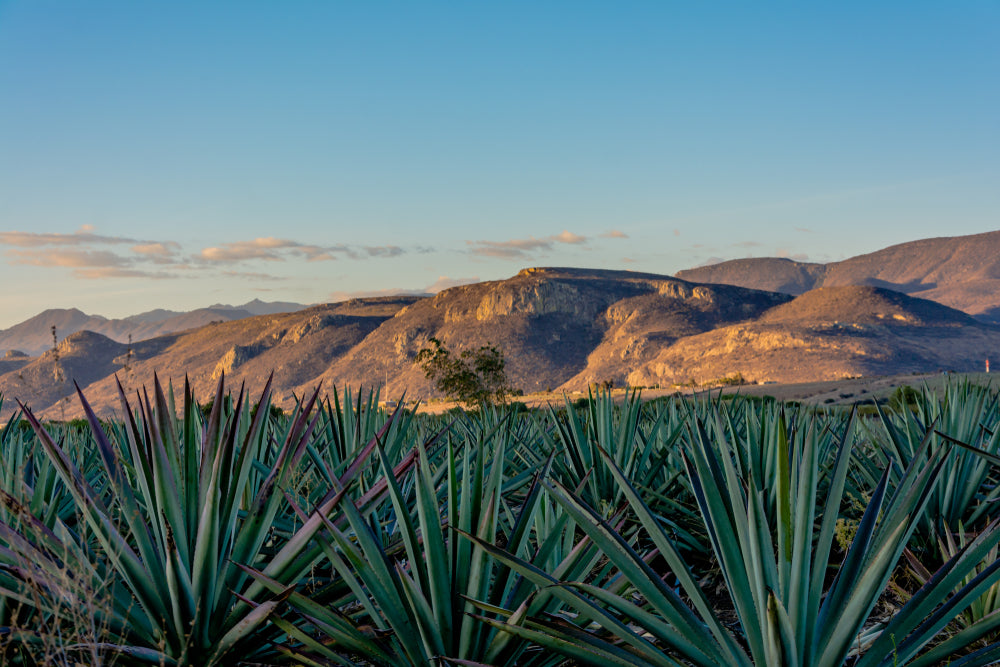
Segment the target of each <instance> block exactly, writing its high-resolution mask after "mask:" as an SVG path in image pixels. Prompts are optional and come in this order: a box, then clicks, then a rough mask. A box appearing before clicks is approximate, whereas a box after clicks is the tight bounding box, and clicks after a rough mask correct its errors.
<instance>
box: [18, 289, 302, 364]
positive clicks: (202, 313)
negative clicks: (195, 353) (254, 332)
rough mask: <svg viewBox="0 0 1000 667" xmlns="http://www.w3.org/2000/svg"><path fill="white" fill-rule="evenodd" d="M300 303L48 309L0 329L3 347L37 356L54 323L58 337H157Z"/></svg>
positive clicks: (291, 307)
mask: <svg viewBox="0 0 1000 667" xmlns="http://www.w3.org/2000/svg"><path fill="white" fill-rule="evenodd" d="M304 307H305V306H302V305H301V304H294V303H284V302H273V303H265V302H263V301H259V300H256V299H255V300H253V301H251V302H249V303H246V304H244V305H243V306H225V305H217V306H211V307H209V308H199V309H197V310H192V311H188V312H178V311H172V310H164V309H157V310H150V311H147V312H145V313H140V314H138V315H132V316H130V317H125V318H122V319H108V318H105V317H101V316H100V315H87V314H86V313H83V312H81V311H80V310H77V309H75V308H70V309H52V310H46V311H43V312H41V313H39V314H38V315H35V316H34V317H32V318H30V319H28V320H25V321H24V322H21V323H20V324H16V325H14V326H12V327H10V328H9V329H3V330H0V350H17V351H20V352H24V353H26V354H28V355H30V356H38V355H39V354H41V353H43V352H45V351H46V350H51V349H52V346H53V341H52V327H53V326H55V327H56V336H57V337H58V339H59V340H62V339H63V338H66V337H68V336H70V335H72V334H74V333H76V332H77V331H84V330H86V331H92V332H94V333H99V334H102V335H104V336H107V337H108V338H110V339H112V340H115V341H118V342H120V343H127V342H128V340H129V337H130V336H131V339H132V341H133V342H138V341H142V340H147V339H150V338H155V337H156V336H162V335H165V334H169V333H173V332H175V331H184V330H186V329H194V328H197V327H202V326H205V325H206V324H210V323H211V322H228V321H231V320H239V319H243V318H246V317H252V316H254V315H263V314H271V313H280V312H292V311H296V310H300V309H302V308H304Z"/></svg>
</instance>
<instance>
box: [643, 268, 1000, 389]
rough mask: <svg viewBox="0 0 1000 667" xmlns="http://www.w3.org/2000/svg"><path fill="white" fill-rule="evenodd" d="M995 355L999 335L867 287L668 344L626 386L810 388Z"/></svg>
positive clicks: (801, 301) (971, 366) (817, 296)
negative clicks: (715, 383) (741, 382)
mask: <svg viewBox="0 0 1000 667" xmlns="http://www.w3.org/2000/svg"><path fill="white" fill-rule="evenodd" d="M997 352H1000V328H997V327H995V326H992V325H988V324H984V323H981V322H978V321H976V320H974V319H973V318H971V317H970V316H968V315H966V314H965V313H962V312H959V311H956V310H953V309H951V308H947V307H946V306H942V305H940V304H937V303H934V302H932V301H926V300H923V299H915V298H913V297H909V296H907V295H905V294H901V293H899V292H893V291H891V290H886V289H881V288H876V287H865V286H843V287H824V288H820V289H816V290H812V291H810V292H807V293H805V294H803V295H801V296H799V297H797V298H795V299H794V300H793V301H791V302H789V303H786V304H783V305H780V306H777V307H775V308H773V309H771V310H770V311H768V312H767V313H765V314H764V315H763V316H762V317H760V318H758V319H756V320H753V321H747V322H742V323H739V324H735V325H730V326H726V327H720V328H718V329H714V330H712V331H710V332H706V333H703V334H699V335H697V336H691V337H688V338H685V339H683V340H681V341H678V342H677V343H676V344H674V345H672V346H670V347H667V348H665V349H662V350H660V351H659V352H658V354H657V355H656V357H655V358H654V359H653V360H652V361H650V362H649V363H648V364H646V365H645V366H643V367H641V368H637V369H635V370H633V371H632V372H631V373H630V374H629V376H628V381H629V383H631V384H637V385H651V384H670V383H684V382H687V381H690V380H692V379H693V380H694V381H695V382H697V383H708V382H710V381H711V380H713V379H722V378H726V377H733V376H734V375H736V374H739V375H741V376H742V377H743V378H744V379H746V380H747V381H750V382H759V383H763V382H807V381H809V382H811V381H818V380H833V379H838V378H843V377H855V376H872V375H886V374H899V373H917V372H933V371H940V370H954V371H976V370H981V369H982V368H983V363H984V360H985V359H986V358H988V357H989V356H990V355H991V354H996V353H997Z"/></svg>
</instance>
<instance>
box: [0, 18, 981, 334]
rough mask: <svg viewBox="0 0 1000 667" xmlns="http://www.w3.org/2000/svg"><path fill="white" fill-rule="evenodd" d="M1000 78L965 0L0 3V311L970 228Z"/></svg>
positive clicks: (659, 269) (263, 295)
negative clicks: (809, 0) (820, 1)
mask: <svg viewBox="0 0 1000 667" xmlns="http://www.w3.org/2000/svg"><path fill="white" fill-rule="evenodd" d="M813 4H815V3H813ZM879 5H880V6H879ZM998 82H1000V3H998V2H995V1H992V0H991V1H978V2H977V1H969V2H955V3H940V2H907V3H877V4H873V3H860V2H844V3H826V4H825V5H823V6H808V7H805V6H801V3H800V4H793V3H768V4H767V5H766V6H765V5H763V4H755V5H751V4H750V3H740V4H737V3H721V4H720V3H697V4H695V3H671V2H624V3H608V2H587V1H579V2H572V3H570V2H543V3H538V2H506V3H479V2H476V3H473V2H465V3H459V2H447V3H445V2H420V3H412V2H411V3H403V2H381V3H359V2H354V3H347V2H304V1H303V2H286V3H276V2H212V3H205V2H169V3H168V2H127V1H121V2H102V1H99V0H95V1H88V2H70V1H62V2H50V1H45V0H34V1H31V2H28V1H26V0H25V1H10V0H0V279H2V280H3V282H4V283H5V284H6V286H7V289H5V290H4V291H3V296H0V306H2V307H0V327H6V326H10V325H11V324H14V323H16V322H18V321H21V320H23V319H25V318H27V317H29V316H31V315H33V314H35V313H37V312H38V311H40V310H42V309H44V308H54V307H78V308H81V309H82V310H84V311H86V312H88V313H96V314H101V315H105V316H109V317H118V316H125V315H129V314H133V313H137V312H141V311H144V310H149V309H152V308H158V307H162V308H170V309H174V310H187V309H192V308H197V307H201V306H206V305H209V304H211V303H217V302H223V303H242V302H245V301H248V300H250V299H253V298H260V299H263V300H267V301H274V300H283V301H298V302H302V303H314V302H321V301H329V300H337V299H341V298H345V297H346V296H350V295H364V294H377V293H389V292H393V291H397V290H410V291H423V290H436V289H440V288H441V287H445V286H449V285H452V284H456V283H461V282H468V281H471V280H490V279H497V278H504V277H508V276H510V275H513V274H514V273H516V272H517V271H518V270H519V269H521V268H523V267H525V266H587V267H596V268H614V269H630V270H636V271H650V272H656V273H668V274H669V273H673V272H675V271H677V270H680V269H683V268H688V267H691V266H695V265H699V264H704V263H707V262H713V261H718V260H721V259H732V258H736V257H746V256H774V255H782V256H789V257H794V258H798V259H805V260H810V261H831V260H837V259H842V258H845V257H849V256H852V255H856V254H860V253H864V252H869V251H872V250H876V249H878V248H881V247H884V246H887V245H891V244H893V243H900V242H905V241H908V240H914V239H917V238H925V237H931V236H952V235H959V234H971V233H978V232H983V231H989V230H993V229H998V228H1000V221H998V215H997V214H998V212H1000V122H998V120H997V118H998V117H997V111H998V109H1000V85H998Z"/></svg>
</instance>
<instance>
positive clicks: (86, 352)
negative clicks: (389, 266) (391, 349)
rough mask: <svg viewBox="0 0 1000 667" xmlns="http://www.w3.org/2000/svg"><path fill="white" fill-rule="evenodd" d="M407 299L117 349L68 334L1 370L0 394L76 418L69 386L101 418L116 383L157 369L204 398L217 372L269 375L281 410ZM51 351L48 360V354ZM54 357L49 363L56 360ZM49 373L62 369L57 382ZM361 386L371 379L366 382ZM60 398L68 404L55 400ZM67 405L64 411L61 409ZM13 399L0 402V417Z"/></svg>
mask: <svg viewBox="0 0 1000 667" xmlns="http://www.w3.org/2000/svg"><path fill="white" fill-rule="evenodd" d="M415 300H416V298H415V297H385V298H375V299H354V300H351V301H345V302H341V303H336V304H326V305H322V306H312V307H310V308H306V309H304V310H300V311H296V312H293V313H282V314H276V315H258V316H255V317H245V318H242V319H239V320H232V321H217V322H214V323H212V324H207V325H205V326H202V327H199V328H195V329H189V330H186V331H181V332H175V333H171V334H167V335H163V336H157V337H155V338H151V339H148V340H144V341H138V342H133V344H132V346H131V347H130V346H128V345H124V344H122V343H118V342H116V341H113V340H111V339H110V338H108V337H106V336H103V335H101V334H97V333H93V332H83V331H81V332H77V333H75V334H73V335H71V336H69V337H68V338H67V339H66V340H64V341H62V342H61V343H60V344H59V346H58V348H57V349H56V350H55V351H52V350H50V351H48V352H45V353H44V354H42V355H41V356H40V357H37V358H34V359H31V360H30V361H29V362H28V363H26V364H25V363H23V360H14V361H12V362H9V363H20V365H19V366H17V367H12V368H11V370H9V371H7V372H4V371H5V370H6V367H5V366H4V363H5V362H4V360H0V372H4V374H3V375H0V393H2V394H3V395H4V396H5V397H9V398H20V399H22V400H25V401H27V402H29V403H30V405H31V406H32V407H33V408H34V409H36V410H38V411H41V412H43V413H44V414H45V415H46V416H47V417H50V418H61V417H62V416H68V417H72V416H79V414H80V407H79V404H78V401H77V400H76V399H75V398H72V397H71V394H72V387H73V382H77V383H78V384H79V385H80V386H81V387H85V393H86V396H87V399H88V400H89V401H90V402H91V403H92V405H93V406H94V407H95V409H97V410H98V411H99V413H101V414H108V413H110V412H111V411H113V410H114V409H116V408H117V406H118V390H117V383H116V380H117V381H121V383H122V384H123V386H124V387H125V389H126V390H127V391H134V390H135V389H137V388H138V387H140V386H142V385H143V384H149V383H150V382H151V381H152V378H153V374H154V373H157V374H158V375H159V376H160V377H161V378H163V380H164V382H166V381H168V380H172V381H173V383H174V384H175V386H177V387H178V388H179V387H180V386H182V384H183V382H184V379H185V377H187V378H188V379H189V381H190V383H191V387H192V389H193V391H194V392H195V395H196V396H198V397H201V398H202V399H203V400H204V397H207V396H210V395H211V392H212V391H213V390H214V388H215V385H216V382H217V381H218V378H219V376H220V375H222V374H225V377H226V378H228V379H229V383H230V386H238V384H237V383H239V382H244V381H245V382H247V383H248V385H249V387H250V388H251V389H253V390H256V391H259V390H260V389H261V388H263V386H264V382H265V381H266V380H267V378H268V376H269V375H270V374H271V373H272V372H273V373H274V386H275V398H276V401H277V402H279V403H281V404H283V405H285V406H286V407H289V406H291V405H292V403H293V402H294V395H293V393H294V392H295V391H296V390H297V388H298V387H300V386H304V387H309V388H312V387H313V386H315V384H316V383H317V382H318V376H319V375H321V374H322V373H323V371H324V370H326V368H327V367H328V365H329V364H330V363H331V361H333V360H336V359H337V358H338V357H339V356H340V355H342V354H344V353H346V352H347V351H348V350H350V349H352V348H353V347H355V346H356V345H358V344H359V343H360V342H361V341H362V340H363V339H364V338H365V336H367V335H368V334H370V333H371V332H372V331H374V330H375V329H376V328H378V326H379V325H380V324H381V323H383V322H384V321H385V320H386V319H389V318H391V317H392V316H393V315H394V314H395V313H396V312H398V311H399V310H400V309H401V308H403V307H405V306H408V305H410V304H412V303H413V302H414V301H415ZM56 353H58V354H56ZM57 360H58V361H57ZM57 367H59V368H61V369H62V377H63V379H62V380H58V379H57V378H58V371H57ZM367 384H371V383H367ZM66 396H70V397H71V398H70V400H69V401H65V400H63V399H64V398H65V397H66ZM67 406H69V407H67ZM13 408H14V402H13V401H5V402H4V403H3V416H4V417H5V418H6V417H8V416H9V413H10V411H11V410H12V409H13Z"/></svg>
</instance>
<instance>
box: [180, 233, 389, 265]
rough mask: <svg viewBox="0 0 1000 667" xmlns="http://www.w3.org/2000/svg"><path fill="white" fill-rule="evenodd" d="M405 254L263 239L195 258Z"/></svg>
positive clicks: (309, 259) (278, 259)
mask: <svg viewBox="0 0 1000 667" xmlns="http://www.w3.org/2000/svg"><path fill="white" fill-rule="evenodd" d="M405 252H406V250H405V249H403V248H400V247H399V246H394V245H386V246H359V247H352V246H347V245H334V246H320V245H311V244H306V243H299V242H298V241H292V240H290V239H279V238H274V237H273V236H267V237H259V238H256V239H252V240H250V241H235V242H232V243H220V244H219V245H217V246H210V247H208V248H203V249H202V251H201V252H200V253H198V257H197V258H198V259H199V260H201V261H205V262H217V263H234V262H245V261H251V260H263V261H267V262H283V261H285V260H288V259H305V260H306V261H307V262H323V261H331V260H335V259H338V257H347V258H350V259H364V258H366V257H396V256H398V255H402V254H403V253H405Z"/></svg>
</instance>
